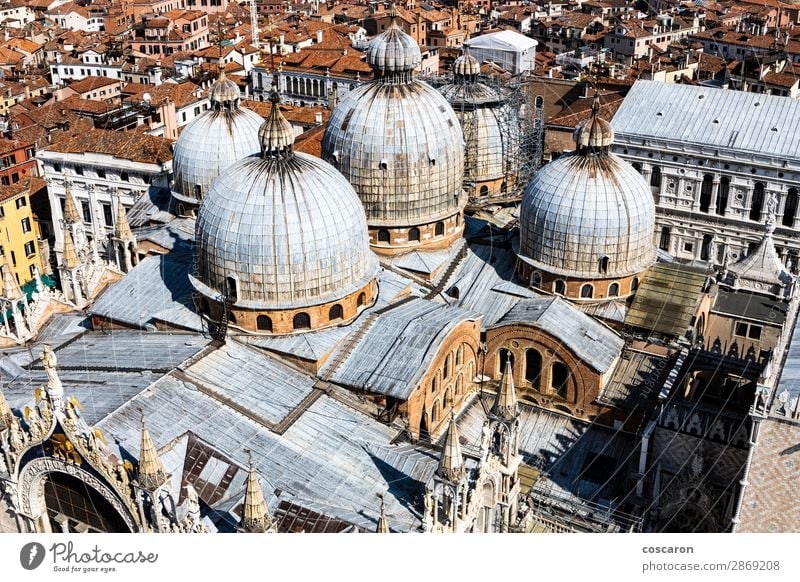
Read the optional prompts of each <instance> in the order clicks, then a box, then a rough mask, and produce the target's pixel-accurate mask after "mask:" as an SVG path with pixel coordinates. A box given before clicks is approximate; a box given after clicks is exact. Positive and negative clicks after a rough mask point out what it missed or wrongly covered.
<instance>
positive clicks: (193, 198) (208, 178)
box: [172, 72, 264, 215]
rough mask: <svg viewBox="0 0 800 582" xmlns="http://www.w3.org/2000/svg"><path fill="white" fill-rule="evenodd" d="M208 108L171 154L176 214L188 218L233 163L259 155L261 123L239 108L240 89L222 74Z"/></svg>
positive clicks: (211, 93) (259, 119)
mask: <svg viewBox="0 0 800 582" xmlns="http://www.w3.org/2000/svg"><path fill="white" fill-rule="evenodd" d="M208 99H209V101H210V102H211V108H210V109H209V110H207V111H204V112H203V113H201V114H200V115H199V116H197V117H195V118H194V119H193V120H192V121H191V122H189V124H188V125H187V126H186V127H185V128H184V129H183V131H181V134H180V136H179V137H178V141H177V142H176V143H175V148H174V152H173V160H172V168H173V174H174V183H173V187H172V190H173V198H175V201H176V208H177V212H178V214H181V215H190V214H193V213H194V211H195V210H196V207H197V206H198V205H199V204H200V201H201V200H202V199H203V197H204V196H205V195H206V193H207V192H208V188H209V187H210V186H211V182H213V181H214V179H215V178H216V177H217V176H219V175H220V173H222V171H223V170H224V169H225V168H227V167H228V166H230V165H231V164H232V163H234V162H236V161H238V160H241V159H242V158H244V157H247V156H249V155H252V154H255V153H258V152H259V151H260V149H261V146H260V144H259V141H258V128H259V127H261V124H262V123H263V122H264V120H263V119H262V118H261V116H260V115H258V114H257V113H255V112H253V111H250V110H249V109H246V108H244V107H240V106H239V87H237V86H236V83H234V82H233V81H231V80H230V79H228V78H226V77H225V73H224V72H221V73H220V77H219V79H218V80H217V81H216V82H215V83H214V84H213V85H212V86H211V88H210V89H209V91H208Z"/></svg>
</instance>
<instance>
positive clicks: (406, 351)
mask: <svg viewBox="0 0 800 582" xmlns="http://www.w3.org/2000/svg"><path fill="white" fill-rule="evenodd" d="M479 318H480V315H478V314H477V313H475V312H472V311H468V310H466V309H461V308H458V307H451V306H449V305H442V304H439V303H434V302H433V301H428V300H426V299H414V300H412V301H409V302H407V303H404V304H403V305H400V306H398V307H395V308H394V309H391V310H389V311H387V312H385V313H383V314H380V315H378V316H377V318H376V319H375V320H374V321H373V322H372V324H371V325H370V327H369V328H368V329H367V330H366V332H365V333H364V335H363V336H362V337H361V339H360V340H359V341H358V343H357V344H356V346H355V348H354V349H353V350H352V352H351V353H350V354H349V355H348V357H347V358H346V359H345V360H344V361H343V362H342V363H341V365H339V366H338V367H337V369H336V371H335V372H334V373H333V375H332V376H331V380H332V381H333V382H336V383H339V384H342V385H344V386H350V387H354V388H359V389H364V390H368V391H370V392H374V393H378V394H386V395H388V396H392V397H395V398H399V399H406V398H408V397H409V396H410V395H411V392H412V391H413V390H414V388H416V386H417V384H418V383H419V380H420V378H421V377H422V374H423V373H424V371H425V369H426V368H427V366H428V365H429V364H430V362H431V360H433V358H434V356H435V355H436V352H437V351H438V349H439V347H440V346H441V344H442V341H443V340H444V339H445V337H447V334H449V333H450V331H451V330H452V329H453V328H454V327H455V326H456V325H458V324H459V323H461V322H462V321H475V320H477V319H479Z"/></svg>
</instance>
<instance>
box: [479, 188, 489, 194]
mask: <svg viewBox="0 0 800 582" xmlns="http://www.w3.org/2000/svg"><path fill="white" fill-rule="evenodd" d="M487 194H489V187H488V186H481V194H480V195H481V196H486V195H487Z"/></svg>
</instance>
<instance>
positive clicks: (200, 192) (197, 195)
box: [194, 184, 203, 199]
mask: <svg viewBox="0 0 800 582" xmlns="http://www.w3.org/2000/svg"><path fill="white" fill-rule="evenodd" d="M202 195H203V190H202V186H200V184H195V185H194V197H195V198H198V199H199V198H200V197H201V196H202Z"/></svg>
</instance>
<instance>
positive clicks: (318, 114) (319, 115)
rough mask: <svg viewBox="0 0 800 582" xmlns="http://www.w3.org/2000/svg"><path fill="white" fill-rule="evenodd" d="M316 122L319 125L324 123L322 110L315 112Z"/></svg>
mask: <svg viewBox="0 0 800 582" xmlns="http://www.w3.org/2000/svg"><path fill="white" fill-rule="evenodd" d="M314 123H316V124H317V125H322V111H317V112H316V113H315V114H314Z"/></svg>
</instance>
